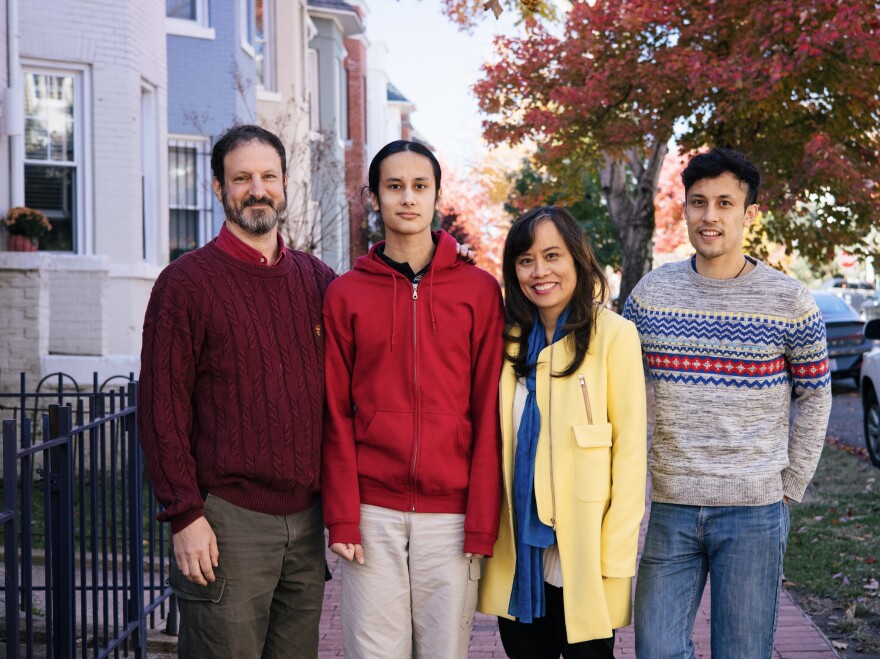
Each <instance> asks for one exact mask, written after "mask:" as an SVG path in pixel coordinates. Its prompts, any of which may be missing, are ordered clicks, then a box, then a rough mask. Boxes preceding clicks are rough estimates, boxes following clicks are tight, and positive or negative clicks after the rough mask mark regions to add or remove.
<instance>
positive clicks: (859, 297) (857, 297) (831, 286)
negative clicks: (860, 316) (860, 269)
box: [822, 277, 877, 311]
mask: <svg viewBox="0 0 880 659" xmlns="http://www.w3.org/2000/svg"><path fill="white" fill-rule="evenodd" d="M822 290H823V291H828V292H829V293H834V294H835V295H836V296H837V297H839V298H841V299H842V300H843V301H844V302H846V303H847V304H848V305H850V306H851V307H852V308H853V309H855V310H857V311H861V308H862V305H863V304H864V303H865V302H866V301H867V300H870V299H871V298H872V297H873V296H875V295H876V293H877V291H876V289H875V288H874V284H873V283H871V282H869V281H862V280H859V279H843V278H841V277H834V278H832V279H829V280H828V281H825V282H823V283H822Z"/></svg>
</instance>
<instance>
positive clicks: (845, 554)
mask: <svg viewBox="0 0 880 659" xmlns="http://www.w3.org/2000/svg"><path fill="white" fill-rule="evenodd" d="M878 485H880V469H877V468H875V467H873V466H872V465H870V464H869V463H867V462H865V461H863V460H859V459H857V458H856V457H854V456H853V455H850V454H849V453H847V452H846V451H844V450H841V449H840V448H838V447H836V446H832V445H826V446H825V450H824V451H823V453H822V459H821V460H820V462H819V467H818V469H817V471H816V475H815V477H814V478H813V481H812V483H811V484H810V486H809V487H808V488H807V492H806V495H805V496H804V500H803V502H802V503H801V504H793V505H792V508H791V531H790V533H789V536H788V552H787V554H786V556H785V576H786V579H787V583H786V587H787V588H790V589H792V590H793V594H794V595H795V597H796V599H798V602H799V604H801V605H802V606H804V607H805V608H806V609H807V610H808V612H809V613H811V614H812V615H814V616H817V622H819V623H820V626H822V627H823V629H824V630H825V632H826V633H827V634H829V636H832V637H833V636H834V635H835V632H836V633H838V634H839V635H842V636H844V637H846V638H849V639H851V640H852V641H854V642H855V643H856V644H860V645H862V646H863V647H865V648H866V649H868V650H874V649H875V648H880V624H878V623H880V597H878V588H877V581H878V578H880V486H878Z"/></svg>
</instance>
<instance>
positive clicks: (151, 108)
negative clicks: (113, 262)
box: [141, 80, 161, 263]
mask: <svg viewBox="0 0 880 659" xmlns="http://www.w3.org/2000/svg"><path fill="white" fill-rule="evenodd" d="M158 103H159V100H158V93H157V89H156V86H155V85H152V84H150V83H148V82H147V81H146V80H141V175H142V176H143V185H142V186H141V187H142V194H143V199H142V201H141V203H142V204H143V206H142V208H143V217H142V218H141V222H142V232H143V258H144V261H146V262H147V263H159V248H158V245H159V244H160V243H159V241H158V235H157V234H158V231H157V227H156V225H157V218H159V217H160V212H159V204H160V203H161V202H160V195H159V190H160V186H161V183H160V181H159V177H160V171H161V168H160V167H159V158H160V157H161V145H160V142H159V109H158Z"/></svg>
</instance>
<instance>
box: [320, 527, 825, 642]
mask: <svg viewBox="0 0 880 659" xmlns="http://www.w3.org/2000/svg"><path fill="white" fill-rule="evenodd" d="M647 520H648V514H647V512H646V513H645V519H644V520H643V521H642V532H641V537H640V538H639V545H640V546H641V543H642V542H643V541H644V536H645V529H646V527H647ZM340 560H341V559H340V558H339V557H338V556H336V555H335V554H332V553H330V552H329V551H328V552H327V561H328V562H329V564H330V569H331V571H332V572H333V579H332V580H331V581H328V582H327V589H326V593H325V595H324V613H323V616H322V617H321V646H320V653H319V657H321V658H322V659H324V658H328V657H341V656H343V653H342V630H341V625H340V617H339V600H340V587H341V583H340V579H339V572H340V569H339V561H340ZM693 638H694V646H695V647H696V651H697V657H698V659H709V657H710V645H709V588H708V587H707V588H706V592H705V593H703V601H702V603H701V605H700V610H699V611H698V613H697V619H696V622H695V623H694V635H693ZM634 648H635V640H634V637H633V629H632V626H630V627H627V628H625V629H622V630H619V632H618V634H617V641H616V643H615V648H614V656H615V657H618V658H624V657H635V654H636V653H635V649H634ZM774 650H775V651H774V653H773V659H834V658H835V657H837V653H836V652H835V651H834V650H833V649H832V648H831V644H830V643H829V642H828V640H827V639H826V638H825V637H824V636H823V635H822V633H821V632H819V630H818V629H816V627H815V626H814V625H813V623H812V622H811V621H810V619H809V618H808V617H807V616H806V615H805V614H804V613H803V611H801V610H800V609H799V608H798V607H797V605H796V604H795V603H794V602H793V601H792V599H791V597H790V596H789V594H788V592H786V591H785V590H784V589H783V592H782V598H781V605H780V608H779V627H778V630H777V633H776V645H775V646H774ZM506 656H507V655H506V654H504V650H503V649H502V647H501V638H500V637H499V636H498V625H497V624H496V622H495V618H491V617H489V616H484V615H482V614H477V617H476V620H475V621H474V631H473V635H472V636H471V644H470V651H469V652H468V658H469V659H501V658H502V657H506Z"/></svg>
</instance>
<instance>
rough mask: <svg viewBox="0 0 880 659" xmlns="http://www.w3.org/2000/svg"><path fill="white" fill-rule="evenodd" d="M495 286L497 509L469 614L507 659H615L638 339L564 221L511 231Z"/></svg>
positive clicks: (637, 415) (633, 532)
mask: <svg viewBox="0 0 880 659" xmlns="http://www.w3.org/2000/svg"><path fill="white" fill-rule="evenodd" d="M503 273H504V282H505V283H504V286H505V305H506V315H507V323H508V325H507V331H506V336H505V338H506V339H507V344H506V347H505V357H506V359H505V365H504V368H503V371H502V375H501V391H500V396H501V400H500V409H501V432H502V469H503V475H504V498H503V503H502V510H501V529H500V532H499V536H498V541H497V542H496V543H495V550H494V557H493V558H491V559H487V560H486V561H485V562H484V567H483V576H482V579H481V581H480V595H479V605H478V608H479V610H480V611H482V612H484V613H488V614H492V615H497V616H499V620H498V625H499V631H500V634H501V640H502V642H503V644H504V649H505V651H506V652H507V655H508V656H509V657H523V658H528V659H536V658H543V657H547V658H548V659H549V658H551V657H552V658H554V659H556V658H558V657H559V655H560V654H562V655H563V656H564V657H565V658H566V659H572V658H574V659H582V658H590V659H594V658H599V657H603V658H604V657H613V648H614V631H613V630H614V629H617V628H619V627H624V626H626V625H628V624H629V622H630V609H631V602H630V597H631V591H632V578H633V576H634V574H635V567H636V551H637V546H638V537H639V524H640V523H641V520H642V515H643V513H644V508H645V470H646V462H645V461H646V457H645V454H646V434H647V433H646V421H645V414H646V412H645V385H644V375H643V370H642V360H641V349H640V346H639V337H638V334H637V333H636V328H635V326H634V325H633V324H632V323H631V322H629V321H627V320H624V319H623V318H621V317H620V316H618V315H617V314H615V313H613V312H611V311H609V310H608V309H606V308H605V307H604V306H602V304H601V303H602V301H603V300H604V299H605V295H606V290H607V288H606V287H607V284H606V282H605V278H604V276H603V274H602V270H601V269H600V267H599V264H598V263H597V261H596V257H595V256H594V255H593V252H592V250H591V248H590V246H589V244H588V243H587V241H586V239H585V237H584V235H583V232H582V231H581V229H580V227H579V226H578V224H577V222H575V220H574V219H573V218H572V217H571V215H569V214H568V213H567V212H566V211H565V210H563V209H561V208H558V207H555V206H549V207H542V208H537V209H535V210H532V211H530V212H528V213H526V214H525V215H523V216H522V217H520V218H519V219H518V220H517V221H516V222H515V223H514V224H513V226H512V227H511V229H510V233H509V234H508V236H507V241H506V243H505V246H504V263H503Z"/></svg>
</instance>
